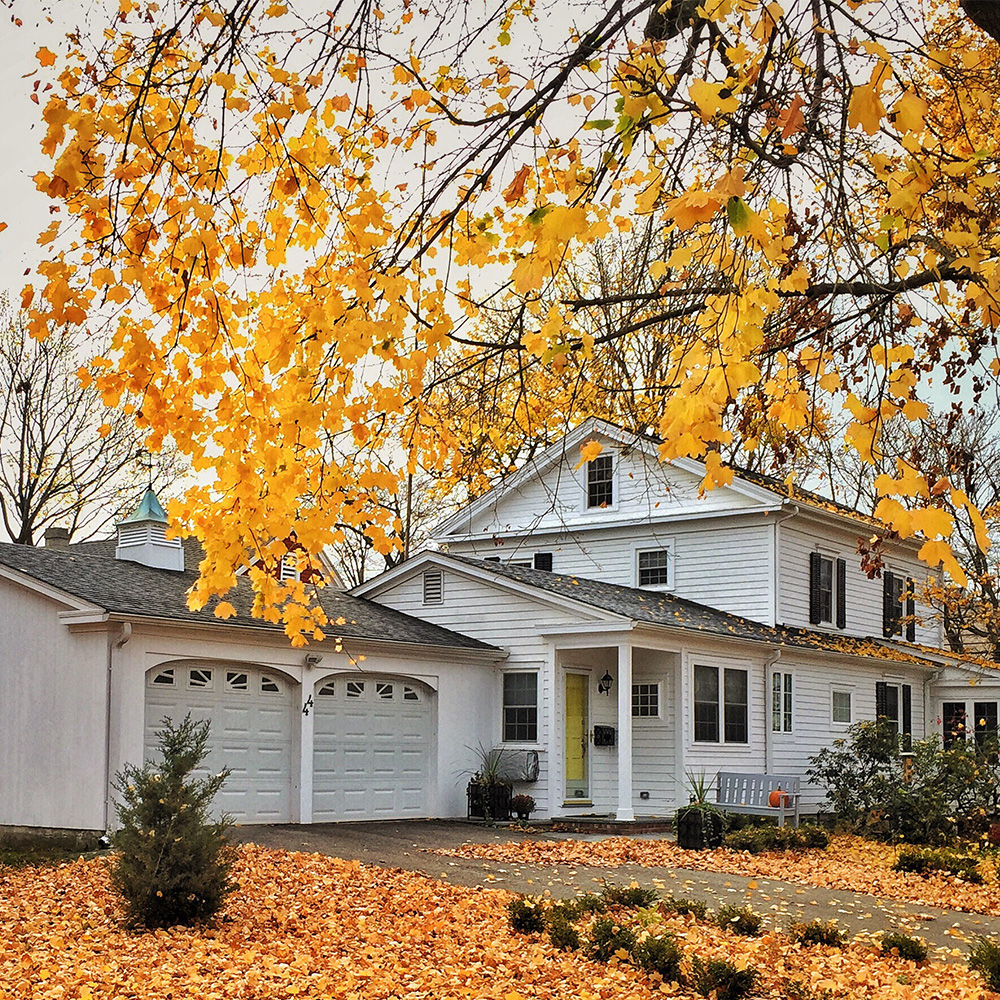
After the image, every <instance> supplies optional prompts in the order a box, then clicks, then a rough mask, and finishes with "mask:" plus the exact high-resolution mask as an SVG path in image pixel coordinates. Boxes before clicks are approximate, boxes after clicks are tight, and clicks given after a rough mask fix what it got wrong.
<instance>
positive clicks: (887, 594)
mask: <svg viewBox="0 0 1000 1000" xmlns="http://www.w3.org/2000/svg"><path fill="white" fill-rule="evenodd" d="M892 604H893V601H892V574H891V573H890V572H889V571H888V570H886V571H885V572H884V573H883V574H882V635H884V636H885V638H886V639H889V638H891V637H892V634H893V632H895V624H896V616H895V615H894V614H893V607H892Z"/></svg>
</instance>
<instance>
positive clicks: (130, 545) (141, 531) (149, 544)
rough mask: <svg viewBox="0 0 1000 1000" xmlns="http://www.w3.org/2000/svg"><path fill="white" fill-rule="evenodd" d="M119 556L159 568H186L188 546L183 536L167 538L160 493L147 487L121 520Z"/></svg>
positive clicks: (116, 551)
mask: <svg viewBox="0 0 1000 1000" xmlns="http://www.w3.org/2000/svg"><path fill="white" fill-rule="evenodd" d="M117 528H118V547H117V548H116V549H115V558H116V559H124V560H127V561H128V562H137V563H142V565H143V566H153V567H155V568H156V569H172V570H175V571H177V572H181V571H183V569H184V549H183V547H182V546H181V540H180V539H179V538H170V539H168V538H167V513H166V511H165V510H164V509H163V507H162V506H160V501H159V500H157V499H156V494H155V493H154V492H153V491H152V490H151V489H149V490H146V495H145V496H144V497H143V498H142V502H141V503H140V504H139V506H138V507H137V508H136V509H135V510H134V511H133V512H132V513H131V514H129V516H128V517H126V518H125V520H124V521H119V523H118V524H117Z"/></svg>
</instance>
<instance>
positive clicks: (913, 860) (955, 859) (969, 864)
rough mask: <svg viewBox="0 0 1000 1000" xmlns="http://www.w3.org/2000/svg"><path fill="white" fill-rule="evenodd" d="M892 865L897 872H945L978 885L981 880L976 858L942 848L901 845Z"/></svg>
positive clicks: (924, 873) (925, 873) (921, 873)
mask: <svg viewBox="0 0 1000 1000" xmlns="http://www.w3.org/2000/svg"><path fill="white" fill-rule="evenodd" d="M892 867H893V868H894V869H895V870H896V871H898V872H915V873H916V874H918V875H930V874H932V873H933V872H946V873H947V874H949V875H957V876H958V877H959V878H961V879H963V880H964V881H966V882H972V883H974V884H975V885H980V884H981V883H982V881H983V876H982V875H981V874H980V873H979V861H978V860H977V859H976V858H973V857H970V856H969V855H967V854H956V853H955V852H954V851H947V850H944V849H939V850H935V849H934V848H930V847H911V846H909V845H907V846H904V847H901V848H900V849H899V854H898V855H897V856H896V860H895V861H894V862H893V865H892Z"/></svg>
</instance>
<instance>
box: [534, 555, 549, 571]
mask: <svg viewBox="0 0 1000 1000" xmlns="http://www.w3.org/2000/svg"><path fill="white" fill-rule="evenodd" d="M535 569H547V570H548V571H549V572H550V573H551V572H552V553H551V552H536V553H535Z"/></svg>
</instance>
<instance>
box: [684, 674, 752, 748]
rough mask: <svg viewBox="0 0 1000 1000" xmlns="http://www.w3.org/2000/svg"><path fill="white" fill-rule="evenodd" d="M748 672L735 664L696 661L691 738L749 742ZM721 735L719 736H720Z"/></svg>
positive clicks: (715, 741) (706, 740)
mask: <svg viewBox="0 0 1000 1000" xmlns="http://www.w3.org/2000/svg"><path fill="white" fill-rule="evenodd" d="M749 691H750V683H749V674H748V672H747V671H746V670H741V669H739V668H735V667H725V668H724V669H722V670H721V671H720V669H719V668H718V667H709V666H705V665H703V664H696V665H695V668H694V738H695V742H697V743H748V742H749V734H750V730H749ZM720 737H721V739H720Z"/></svg>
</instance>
